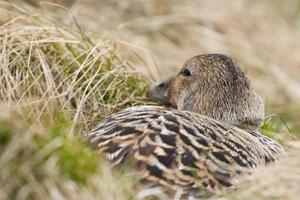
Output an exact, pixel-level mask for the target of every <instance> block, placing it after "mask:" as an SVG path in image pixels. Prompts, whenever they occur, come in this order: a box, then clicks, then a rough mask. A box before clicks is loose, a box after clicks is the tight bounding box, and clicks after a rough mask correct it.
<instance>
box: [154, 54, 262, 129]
mask: <svg viewBox="0 0 300 200" xmlns="http://www.w3.org/2000/svg"><path fill="white" fill-rule="evenodd" d="M149 96H150V98H152V99H154V100H158V101H161V102H163V103H164V104H170V105H171V106H172V107H175V108H177V109H179V110H187V111H192V112H196V113H200V114H202V115H206V116H208V117H211V118H213V119H216V120H219V121H223V122H226V123H229V124H232V125H235V126H237V127H240V128H243V129H247V130H257V129H258V128H259V127H260V126H261V123H262V122H263V118H264V105H263V101H262V99H261V97H260V96H258V95H257V93H256V92H255V91H254V89H253V87H252V85H251V82H250V80H249V79H248V78H247V76H246V74H245V73H244V72H243V71H242V70H241V69H240V67H239V66H238V65H237V64H236V63H235V62H234V61H233V60H232V59H231V58H230V57H228V56H225V55H221V54H204V55H198V56H195V57H193V58H191V59H189V60H187V61H186V62H185V63H184V65H183V67H182V69H181V70H180V72H179V73H178V74H177V75H175V76H174V77H171V78H169V79H168V80H166V81H164V82H162V83H160V84H159V85H157V86H155V87H153V88H152V89H151V90H150V92H149Z"/></svg>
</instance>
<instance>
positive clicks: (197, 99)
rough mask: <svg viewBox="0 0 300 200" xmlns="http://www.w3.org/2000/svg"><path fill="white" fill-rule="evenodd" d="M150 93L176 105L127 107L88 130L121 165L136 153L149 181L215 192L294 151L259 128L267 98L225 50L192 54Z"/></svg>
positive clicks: (108, 156)
mask: <svg viewBox="0 0 300 200" xmlns="http://www.w3.org/2000/svg"><path fill="white" fill-rule="evenodd" d="M150 97H152V98H154V99H157V100H161V101H162V102H164V103H166V104H170V105H171V106H172V107H173V108H167V107H161V106H136V107H131V108H127V109H124V110H122V111H120V112H119V113H116V114H113V115H111V116H109V117H107V118H106V119H104V120H103V121H102V122H101V123H100V124H99V125H98V126H96V127H95V128H94V129H93V130H92V131H90V132H89V133H88V134H87V135H86V137H87V138H88V141H89V142H90V143H92V144H95V145H96V146H97V148H98V149H99V151H100V152H102V153H103V154H104V155H105V157H106V158H107V159H108V160H111V161H112V162H113V163H114V165H119V164H121V163H122V162H123V161H125V160H126V159H127V158H128V156H129V155H132V156H133V157H134V159H135V160H136V164H137V166H139V169H141V168H142V169H143V171H144V172H145V178H146V179H147V180H150V181H152V182H155V183H159V184H162V185H164V186H167V187H169V188H172V189H174V190H177V189H182V190H184V191H192V190H195V189H199V188H206V189H207V190H213V189H217V188H220V187H221V186H227V187H229V186H232V185H233V180H234V178H235V176H236V175H237V174H240V173H242V172H249V170H250V171H251V170H252V169H254V168H255V167H258V166H262V165H266V164H267V163H269V162H273V161H275V160H278V159H280V158H282V157H284V156H286V153H285V151H284V149H283V148H282V147H281V146H280V145H279V144H277V143H276V142H275V141H273V140H272V139H270V138H268V137H266V136H264V135H262V134H260V133H259V132H258V131H257V130H258V128H259V127H260V125H261V123H262V121H263V117H264V107H263V103H262V99H261V98H260V97H259V96H258V95H257V93H256V92H255V91H254V90H253V88H252V85H251V82H250V80H249V79H248V78H247V77H246V75H245V74H244V73H243V72H242V70H241V69H240V68H239V66H238V65H237V64H236V63H235V62H234V61H233V60H232V59H231V58H229V57H227V56H225V55H220V54H205V55H199V56H196V57H193V58H191V59H189V60H188V61H186V63H185V64H184V65H183V67H182V69H181V71H180V72H179V73H178V74H177V75H176V76H175V77H173V78H171V79H169V80H167V81H166V82H164V83H162V84H160V85H158V86H156V87H154V88H153V89H152V90H151V91H150Z"/></svg>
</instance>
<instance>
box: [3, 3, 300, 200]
mask: <svg viewBox="0 0 300 200" xmlns="http://www.w3.org/2000/svg"><path fill="white" fill-rule="evenodd" d="M15 2H16V4H13V3H7V2H0V80H1V85H0V109H1V112H0V185H1V187H0V197H1V199H136V198H137V196H139V195H140V196H143V195H145V194H146V193H147V192H145V193H139V194H138V191H140V190H141V187H142V186H141V184H138V178H139V174H134V173H132V172H130V170H131V166H130V163H129V165H128V166H124V168H122V169H120V170H112V169H111V168H110V166H109V164H108V163H106V162H105V161H103V160H101V158H100V157H99V156H98V155H97V154H96V153H95V152H94V151H92V150H91V149H90V148H88V147H87V146H86V145H85V143H84V141H82V140H81V138H80V137H79V136H80V134H82V133H84V132H85V131H87V130H88V129H90V128H91V127H93V125H94V124H95V123H97V122H99V121H100V120H101V119H102V118H103V117H105V116H107V115H109V114H111V113H113V112H116V111H118V110H120V109H122V108H124V107H128V106H131V105H135V104H147V103H150V102H148V100H147V99H146V98H145V94H146V92H147V89H148V85H149V84H150V82H151V81H153V80H154V81H158V80H160V79H162V78H163V77H167V76H169V75H170V74H173V73H175V71H177V70H178V68H179V67H180V63H183V61H184V60H185V59H187V58H188V57H191V56H194V55H196V54H199V53H207V52H222V53H226V54H229V55H231V56H233V57H235V58H236V59H237V60H238V62H239V63H241V65H242V67H243V68H244V69H246V68H245V67H244V66H247V73H248V75H249V76H250V78H251V80H253V83H254V85H255V87H256V88H257V89H258V90H259V92H260V94H264V95H263V96H264V97H265V98H266V102H267V104H266V105H267V111H268V113H272V112H275V113H280V115H279V116H278V117H274V116H272V117H270V118H266V121H265V124H264V125H263V127H262V132H263V133H265V134H266V135H268V136H270V137H272V138H274V139H276V140H277V141H279V142H281V143H283V144H285V143H287V141H289V140H291V139H294V133H297V132H298V130H299V127H300V125H299V117H300V116H299V113H300V112H299V109H298V108H299V105H298V104H297V102H298V100H299V97H300V96H299V94H298V93H297V91H298V90H297V89H298V88H300V86H299V83H298V82H297V74H299V73H300V71H299V69H300V68H299V67H297V66H300V61H299V59H298V54H297V52H298V51H299V48H298V47H299V46H300V45H298V44H299V40H298V39H297V36H298V34H299V29H298V28H297V27H298V26H297V24H298V22H299V20H300V18H299V1H296V0H289V1H287V2H286V3H284V5H283V3H282V2H280V1H276V2H275V1H274V2H275V3H273V2H271V3H270V2H268V1H254V3H247V2H246V1H240V2H238V1H234V2H233V3H226V4H224V3H222V2H221V1H210V2H207V1H205V3H204V1H194V0H189V1H187V2H185V3H183V2H180V1H169V0H166V1H163V2H161V1H156V0H150V1H147V2H144V1H137V0H130V1H122V2H117V1H105V2H102V1H86V2H82V1H77V0H74V1H67V0H66V1H54V2H58V3H57V4H55V3H53V2H51V1H49V2H44V1H36V0H29V1H26V3H24V2H21V1H15ZM220 5H221V6H220ZM296 5H297V6H296ZM212 13H213V14H212ZM262 18H263V19H265V20H261V19H262ZM124 20H125V21H124ZM116 27H117V28H116ZM187 38H188V39H187ZM275 43H276V45H274V44H275ZM147 49H150V51H151V52H153V55H152V54H151V53H149V52H150V51H149V50H147ZM258 49H259V52H258ZM156 63H157V64H156ZM157 66H158V67H157ZM156 68H158V69H159V72H158V70H157V69H156ZM298 72H299V73H298ZM278 93H279V94H281V95H278ZM285 121H287V122H285ZM290 132H291V133H292V134H293V135H291V134H290ZM159 195H161V194H159ZM159 195H158V198H164V197H165V196H159ZM247 195H248V196H250V197H252V196H251V195H252V193H249V194H247ZM274 198H275V197H274Z"/></svg>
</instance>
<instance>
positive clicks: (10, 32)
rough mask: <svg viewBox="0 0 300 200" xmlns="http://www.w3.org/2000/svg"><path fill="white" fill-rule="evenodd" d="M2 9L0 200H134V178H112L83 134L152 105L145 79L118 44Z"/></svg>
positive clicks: (12, 8)
mask: <svg viewBox="0 0 300 200" xmlns="http://www.w3.org/2000/svg"><path fill="white" fill-rule="evenodd" d="M0 4H1V19H3V20H2V21H1V27H0V38H1V39H0V40H1V42H0V48H1V53H0V62H1V68H0V80H1V85H0V102H1V103H0V104H1V106H0V107H1V110H2V111H3V112H2V114H1V117H0V150H1V151H0V158H1V159H0V169H1V170H0V183H1V189H0V196H1V199H58V198H59V199H88V198H93V199H96V198H97V199H116V198H118V199H120V197H122V198H124V199H130V198H132V196H133V195H135V194H134V193H133V192H132V191H133V188H134V185H135V181H134V180H135V178H134V176H130V177H128V176H124V175H123V173H124V172H123V173H122V172H113V171H112V170H111V169H110V167H108V166H107V165H108V164H106V163H105V162H104V161H101V159H100V157H99V155H97V153H96V152H95V151H93V150H91V149H90V148H88V147H87V146H86V144H85V143H84V141H82V139H81V137H80V135H81V134H82V133H84V131H86V130H88V129H90V128H91V126H93V125H94V123H96V122H97V121H100V120H101V119H102V118H103V117H105V116H107V115H109V114H111V113H112V112H115V111H118V110H119V109H121V108H124V107H127V106H131V105H133V104H136V103H139V104H142V103H144V102H146V101H145V98H144V96H145V93H146V91H147V87H148V84H147V81H146V79H145V78H143V77H142V76H140V75H138V73H136V71H135V70H134V68H133V67H132V66H131V64H130V63H129V62H128V61H127V60H125V59H123V58H122V57H121V56H119V55H118V54H117V51H116V45H115V43H114V41H112V40H109V39H105V38H102V39H100V40H98V41H97V42H93V41H92V39H91V38H89V37H88V36H87V35H85V34H84V33H83V32H81V31H80V30H79V29H75V30H68V29H64V28H62V27H61V26H58V25H55V24H54V23H53V22H51V21H49V20H47V19H46V18H43V17H42V16H37V15H31V14H28V13H30V12H29V11H28V10H26V9H25V8H22V7H19V6H16V5H15V4H9V3H3V2H2V3H0ZM127 171H128V170H127ZM129 179H130V181H129Z"/></svg>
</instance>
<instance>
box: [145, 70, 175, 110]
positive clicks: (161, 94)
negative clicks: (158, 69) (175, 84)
mask: <svg viewBox="0 0 300 200" xmlns="http://www.w3.org/2000/svg"><path fill="white" fill-rule="evenodd" d="M174 78H175V76H172V77H170V78H168V79H166V80H165V81H163V82H161V83H160V84H157V85H155V86H154V87H152V88H151V89H150V90H149V92H148V97H149V98H150V99H151V100H154V101H159V102H161V103H163V104H164V105H168V106H169V105H171V103H170V99H169V97H168V89H169V86H170V83H171V82H172V81H173V79H174Z"/></svg>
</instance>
